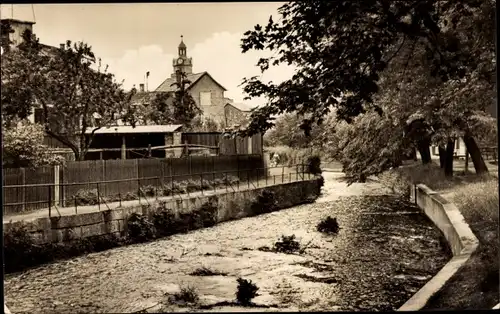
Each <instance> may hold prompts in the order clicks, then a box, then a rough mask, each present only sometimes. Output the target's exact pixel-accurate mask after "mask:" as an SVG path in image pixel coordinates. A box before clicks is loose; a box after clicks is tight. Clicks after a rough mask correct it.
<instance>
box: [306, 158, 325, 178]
mask: <svg viewBox="0 0 500 314" xmlns="http://www.w3.org/2000/svg"><path fill="white" fill-rule="evenodd" d="M306 164H307V172H309V173H312V174H314V175H318V174H321V172H322V171H321V158H320V157H319V156H318V155H313V156H309V157H307V163H306Z"/></svg>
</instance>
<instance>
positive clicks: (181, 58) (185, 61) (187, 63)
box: [172, 35, 193, 78]
mask: <svg viewBox="0 0 500 314" xmlns="http://www.w3.org/2000/svg"><path fill="white" fill-rule="evenodd" d="M182 38H183V36H182V35H181V43H180V44H179V47H178V54H179V55H178V56H177V58H175V59H174V60H173V62H172V65H173V68H174V71H173V73H172V77H173V78H175V73H177V71H181V72H184V73H185V74H191V73H193V60H192V59H191V58H189V57H188V56H187V54H186V51H187V47H186V44H185V43H184V41H183V40H182Z"/></svg>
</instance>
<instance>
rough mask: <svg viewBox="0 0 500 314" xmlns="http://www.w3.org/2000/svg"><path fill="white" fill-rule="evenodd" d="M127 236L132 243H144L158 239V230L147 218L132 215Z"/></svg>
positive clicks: (135, 214) (129, 219) (128, 221)
mask: <svg viewBox="0 0 500 314" xmlns="http://www.w3.org/2000/svg"><path fill="white" fill-rule="evenodd" d="M127 234H128V237H129V238H130V239H131V240H132V241H136V242H144V241H147V240H149V239H154V238H155V237H156V229H155V226H154V224H153V223H152V222H151V221H149V219H147V217H145V216H143V215H141V214H137V213H132V214H131V215H130V216H129V217H128V220H127Z"/></svg>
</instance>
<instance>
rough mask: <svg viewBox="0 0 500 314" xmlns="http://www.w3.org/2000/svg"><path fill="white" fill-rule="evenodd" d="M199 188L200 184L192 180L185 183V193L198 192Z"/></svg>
mask: <svg viewBox="0 0 500 314" xmlns="http://www.w3.org/2000/svg"><path fill="white" fill-rule="evenodd" d="M200 189H201V188H200V182H199V181H198V182H196V181H194V180H192V179H189V180H188V181H187V182H186V191H187V192H189V193H190V192H195V191H199V190H200Z"/></svg>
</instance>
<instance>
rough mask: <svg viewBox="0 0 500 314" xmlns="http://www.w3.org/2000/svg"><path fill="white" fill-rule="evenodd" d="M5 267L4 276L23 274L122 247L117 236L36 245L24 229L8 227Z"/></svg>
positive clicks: (4, 238) (5, 235)
mask: <svg viewBox="0 0 500 314" xmlns="http://www.w3.org/2000/svg"><path fill="white" fill-rule="evenodd" d="M3 240H4V256H5V257H4V267H5V271H6V272H7V273H12V272H16V271H22V270H24V269H26V268H27V267H33V266H38V265H42V264H45V263H49V262H52V261H54V260H61V259H67V258H71V257H74V256H78V255H82V254H86V253H90V252H99V251H103V250H107V249H110V248H113V247H117V246H119V245H121V244H122V240H121V239H120V238H118V237H117V236H116V235H112V234H110V235H102V236H94V237H88V238H83V239H76V240H73V241H71V242H70V243H44V244H36V243H35V241H34V238H33V237H32V236H31V234H30V233H29V231H28V230H27V229H26V226H20V227H13V226H12V225H10V224H9V225H7V228H6V230H5V231H4V237H3Z"/></svg>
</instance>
